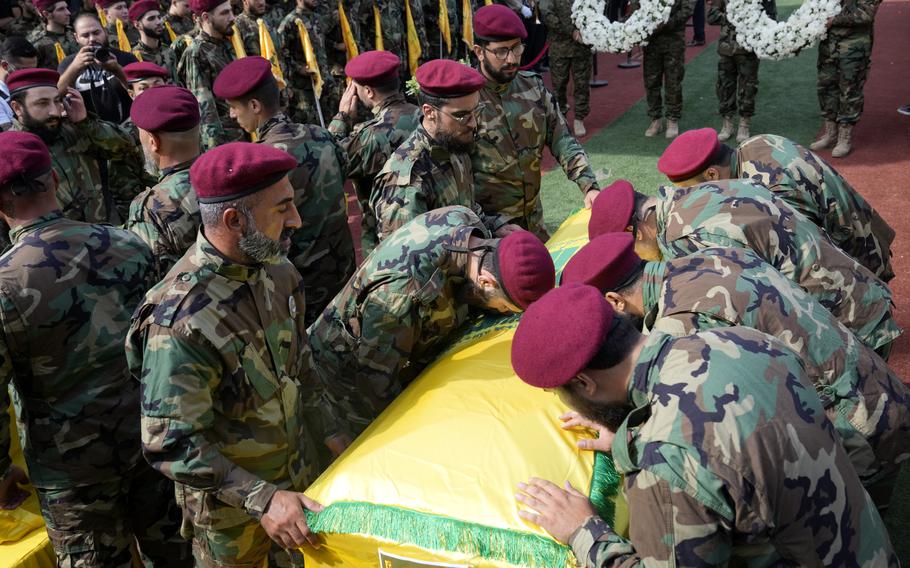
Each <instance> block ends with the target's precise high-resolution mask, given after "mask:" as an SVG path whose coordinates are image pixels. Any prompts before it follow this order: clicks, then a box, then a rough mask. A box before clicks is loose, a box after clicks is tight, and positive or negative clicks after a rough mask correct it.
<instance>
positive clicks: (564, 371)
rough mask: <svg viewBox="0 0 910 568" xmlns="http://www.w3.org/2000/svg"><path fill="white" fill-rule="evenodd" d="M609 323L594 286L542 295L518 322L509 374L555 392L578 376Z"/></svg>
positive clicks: (610, 313)
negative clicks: (513, 371)
mask: <svg viewBox="0 0 910 568" xmlns="http://www.w3.org/2000/svg"><path fill="white" fill-rule="evenodd" d="M612 323H613V308H612V307H611V306H610V304H609V303H608V302H607V301H606V300H605V299H604V297H603V295H602V294H601V293H600V291H598V290H597V288H594V287H593V286H585V285H582V284H571V285H568V286H562V287H559V288H556V289H555V290H551V291H550V292H547V293H546V294H545V295H544V296H543V297H542V298H541V299H539V300H538V301H536V302H535V303H534V305H532V306H531V307H530V308H528V311H526V312H525V313H524V315H522V316H521V321H519V322H518V329H516V330H515V337H514V338H513V339H512V369H514V370H515V374H516V375H518V377H519V378H520V379H521V380H523V381H524V382H526V383H528V384H529V385H531V386H535V387H538V388H542V389H551V388H556V387H560V386H562V385H564V384H566V383H568V382H569V381H570V380H572V378H573V377H575V376H576V375H577V374H578V373H580V372H581V371H583V370H584V369H585V368H586V367H587V366H588V363H590V361H591V359H593V358H594V356H595V355H596V354H597V352H598V351H599V350H600V346H601V343H602V342H603V339H604V337H606V335H607V334H608V333H609V332H610V326H611V325H612Z"/></svg>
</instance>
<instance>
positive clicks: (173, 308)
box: [127, 89, 349, 567]
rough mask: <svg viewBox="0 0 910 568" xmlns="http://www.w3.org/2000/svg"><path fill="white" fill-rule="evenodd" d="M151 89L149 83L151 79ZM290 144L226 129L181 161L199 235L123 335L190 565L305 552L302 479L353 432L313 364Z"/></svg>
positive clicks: (151, 452) (152, 458)
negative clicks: (293, 250) (237, 138)
mask: <svg viewBox="0 0 910 568" xmlns="http://www.w3.org/2000/svg"><path fill="white" fill-rule="evenodd" d="M150 92H151V93H153V92H154V89H152V91H150ZM296 166H297V160H295V159H294V158H293V157H292V156H290V155H289V154H288V153H286V152H283V151H281V150H278V149H276V148H272V147H271V146H268V145H266V144H250V143H247V142H233V143H229V144H225V145H223V146H219V147H218V148H215V149H214V150H210V151H208V152H206V153H205V154H203V155H202V156H200V157H199V158H198V159H197V160H196V161H195V162H194V163H193V165H192V166H191V167H190V182H191V183H192V186H193V189H194V190H195V192H196V198H197V200H198V202H199V211H200V214H201V218H202V228H201V229H200V231H199V233H198V235H197V239H196V244H195V245H194V246H193V247H192V248H190V250H189V251H187V253H186V254H185V255H184V256H183V258H182V259H180V261H179V262H178V263H177V264H176V265H175V266H174V268H173V269H172V270H171V271H170V273H169V274H168V276H167V278H165V279H164V280H162V281H161V282H159V283H158V285H157V286H155V287H154V288H153V289H152V290H151V291H149V292H148V294H146V297H145V301H144V302H143V303H142V304H141V305H140V307H139V308H138V309H137V310H136V312H135V314H134V316H133V321H132V326H131V328H130V332H129V336H128V340H127V359H128V360H129V363H130V369H131V370H132V372H133V374H134V376H135V377H136V378H137V379H139V380H140V381H141V382H142V401H141V405H142V406H141V413H142V424H141V432H142V449H143V453H144V454H145V458H146V459H147V460H148V462H149V463H150V464H151V465H152V467H154V468H155V469H157V470H158V471H160V472H161V473H163V474H164V475H166V476H167V477H169V478H171V479H173V480H174V481H175V482H176V487H177V489H176V491H177V500H178V503H179V504H180V506H181V507H182V508H183V513H184V524H183V530H182V532H183V534H184V536H186V537H188V538H189V537H192V539H193V555H194V557H195V559H196V565H197V566H211V567H216V566H225V565H230V566H234V565H242V566H262V565H263V563H264V562H265V561H266V559H269V565H275V563H280V565H286V564H287V563H288V562H290V563H291V564H294V565H301V563H302V557H301V555H300V553H299V552H297V551H296V549H297V548H298V547H300V546H303V545H307V544H308V543H309V544H315V543H317V541H318V539H317V537H316V536H315V535H314V534H312V533H311V532H310V530H309V528H308V527H307V524H306V511H307V510H313V511H318V510H320V509H321V507H320V505H319V504H318V503H315V502H314V501H311V500H310V499H308V498H307V497H306V496H305V495H303V494H302V493H301V491H303V490H304V489H305V488H306V487H307V485H309V484H310V482H312V481H313V480H314V479H315V476H316V475H317V474H318V473H319V471H320V469H321V468H322V467H324V466H325V465H326V463H325V462H321V461H320V460H322V459H326V457H327V456H326V455H325V453H324V452H322V451H321V450H322V448H321V447H320V446H322V445H323V444H325V446H326V449H331V451H332V452H333V453H335V454H336V455H337V454H338V453H340V452H341V451H343V449H344V447H345V446H346V445H347V443H348V442H349V439H348V438H347V437H346V436H345V434H344V430H345V429H344V428H343V426H342V425H341V423H340V422H338V421H336V419H335V416H334V415H333V414H332V410H333V408H334V407H333V405H332V404H331V402H330V401H329V400H328V398H327V397H326V395H325V392H324V390H323V389H322V387H321V383H320V382H319V381H318V380H316V379H315V377H314V376H313V374H312V365H311V358H310V349H309V343H308V341H307V334H306V329H305V327H304V324H303V317H302V314H303V310H304V309H305V306H306V298H305V296H304V294H303V284H304V283H303V281H302V279H301V277H300V274H299V273H298V272H297V270H296V269H295V268H294V267H293V266H292V265H291V263H290V262H288V259H287V252H288V250H289V248H290V246H291V239H290V234H291V233H292V232H293V231H294V230H296V229H298V228H299V227H300V216H299V215H298V214H297V208H296V207H294V191H293V188H292V187H291V184H290V182H289V181H288V173H289V172H291V171H292V170H293V169H294V168H295V167H296Z"/></svg>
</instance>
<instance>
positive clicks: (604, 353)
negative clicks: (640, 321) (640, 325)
mask: <svg viewBox="0 0 910 568" xmlns="http://www.w3.org/2000/svg"><path fill="white" fill-rule="evenodd" d="M639 337H641V333H640V332H639V331H638V329H636V328H635V325H634V324H633V323H632V320H631V318H629V317H627V316H626V315H625V314H619V313H615V314H613V323H612V324H610V330H609V331H608V332H607V333H606V335H605V336H604V338H603V339H602V340H601V342H600V348H599V349H598V350H597V353H595V354H594V357H592V358H591V360H590V361H589V362H588V364H587V365H585V366H586V367H589V368H591V369H612V368H613V367H615V366H616V365H618V364H620V363H621V362H622V361H623V359H625V358H626V357H627V356H628V355H629V353H630V352H631V351H632V348H633V347H634V346H635V343H636V342H637V341H638V339H639Z"/></svg>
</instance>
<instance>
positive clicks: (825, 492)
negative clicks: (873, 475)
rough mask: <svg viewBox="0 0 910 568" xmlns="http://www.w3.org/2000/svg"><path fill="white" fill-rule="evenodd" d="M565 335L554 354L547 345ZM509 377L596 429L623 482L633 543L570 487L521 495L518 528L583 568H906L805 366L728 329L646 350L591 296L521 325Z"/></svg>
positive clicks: (559, 302)
mask: <svg viewBox="0 0 910 568" xmlns="http://www.w3.org/2000/svg"><path fill="white" fill-rule="evenodd" d="M557 329H558V330H560V331H561V335H560V337H559V338H558V339H557V340H556V341H554V338H553V330H557ZM512 366H513V367H514V368H515V371H516V373H517V374H518V376H519V377H521V378H522V380H524V381H525V382H527V383H529V384H531V385H533V386H536V387H541V388H547V389H554V390H556V391H557V392H558V394H559V396H560V397H562V398H563V399H564V400H566V402H567V403H568V404H569V405H570V406H571V407H573V408H574V409H575V410H577V411H578V414H570V415H566V416H564V417H563V419H564V420H565V422H564V427H566V428H573V427H586V428H593V429H594V430H595V431H596V432H598V434H599V437H598V438H597V439H594V440H583V442H584V443H581V442H580V444H579V445H580V446H581V447H583V448H588V449H596V450H600V451H611V452H612V456H613V460H614V462H615V464H616V469H617V471H619V472H620V473H622V474H623V476H624V490H625V491H624V493H625V497H626V500H627V501H628V507H629V511H631V512H632V514H631V515H630V527H629V537H628V539H626V538H623V537H622V536H620V535H618V534H617V533H616V532H614V530H613V528H612V527H610V526H609V525H608V524H607V523H606V522H605V521H604V520H603V519H601V518H600V517H598V516H597V515H596V514H595V512H594V509H593V507H592V505H591V504H590V502H589V501H588V498H587V497H586V496H585V495H583V494H581V493H580V492H579V491H577V490H576V489H575V488H573V487H571V486H566V488H565V489H563V488H562V487H561V485H562V483H561V481H562V480H557V482H558V483H559V485H557V484H554V483H551V482H548V481H544V480H541V479H536V478H532V479H531V480H530V481H529V482H528V483H527V484H525V483H522V484H519V486H518V488H519V490H520V494H519V495H518V500H519V501H520V502H521V503H522V504H523V505H525V506H526V507H528V508H529V509H531V510H526V509H522V510H520V511H519V515H520V516H521V517H522V518H524V519H526V520H528V521H531V522H533V523H535V524H538V525H541V526H542V527H543V528H544V529H546V530H547V532H549V533H550V534H552V535H553V536H554V537H555V538H556V539H557V540H558V541H560V542H564V543H568V544H569V545H570V546H571V547H572V550H573V552H574V554H575V557H576V559H577V560H578V562H579V564H580V565H582V566H585V567H588V568H601V567H611V566H632V565H654V566H657V565H668V566H708V565H711V566H715V565H719V566H726V565H728V564H729V565H737V566H740V565H741V566H756V567H758V566H772V565H773V566H784V565H786V566H833V565H846V566H899V564H900V563H899V561H898V559H897V556H896V554H895V553H894V550H893V548H892V546H891V542H890V540H889V538H888V531H887V529H886V528H885V526H884V523H883V522H882V520H881V517H880V516H879V514H878V512H877V511H876V509H875V507H874V505H873V504H872V501H871V499H870V498H869V495H868V494H867V493H866V491H865V490H864V489H863V486H862V484H861V483H860V480H859V478H858V477H857V475H856V473H855V472H854V471H853V468H852V467H850V461H849V458H848V456H847V452H846V451H845V450H844V448H843V447H842V446H841V444H840V437H839V436H837V434H836V433H835V431H834V429H833V428H832V425H831V422H830V421H829V420H828V417H827V416H826V415H825V411H824V409H823V408H822V405H821V403H820V402H819V400H818V397H817V396H816V394H815V391H814V389H813V388H812V384H811V382H809V379H808V377H807V376H806V373H805V371H804V369H803V365H802V362H801V361H800V359H799V357H797V356H796V355H795V354H794V353H792V352H791V351H790V350H789V349H788V348H787V347H786V346H785V345H784V344H783V343H781V342H779V341H778V340H777V339H775V338H774V337H772V336H770V335H766V334H764V333H761V332H759V331H756V330H753V329H749V328H745V327H732V328H727V329H716V330H712V331H704V332H701V333H698V334H695V335H690V336H687V337H673V336H672V335H669V334H666V333H662V332H654V333H652V334H650V335H648V336H643V335H641V334H640V333H639V332H638V331H637V330H635V329H634V328H633V327H632V325H631V324H630V323H629V321H628V320H626V319H625V318H622V316H617V315H615V314H614V312H613V309H612V308H611V307H610V305H609V304H608V303H607V301H606V300H604V298H603V296H602V295H601V294H600V292H599V291H598V290H597V289H596V288H593V287H591V286H579V285H576V286H569V287H561V288H557V289H556V290H554V291H553V292H551V293H550V294H548V295H547V296H545V297H544V298H542V299H541V300H540V301H539V302H537V303H536V304H535V305H532V306H531V308H530V310H529V313H528V314H526V315H525V317H523V318H522V319H521V321H520V322H519V325H518V330H517V331H516V332H515V338H514V340H513V343H512Z"/></svg>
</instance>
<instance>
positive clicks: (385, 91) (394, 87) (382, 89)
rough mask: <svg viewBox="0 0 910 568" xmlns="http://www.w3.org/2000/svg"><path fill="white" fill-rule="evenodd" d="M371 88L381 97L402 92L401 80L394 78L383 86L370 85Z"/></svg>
mask: <svg viewBox="0 0 910 568" xmlns="http://www.w3.org/2000/svg"><path fill="white" fill-rule="evenodd" d="M370 88H371V89H373V90H374V91H376V94H378V95H379V96H381V97H387V96H389V95H394V94H395V93H397V92H398V91H400V90H401V79H399V78H398V77H393V78H392V79H390V80H388V81H386V82H385V83H382V84H381V85H370Z"/></svg>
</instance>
